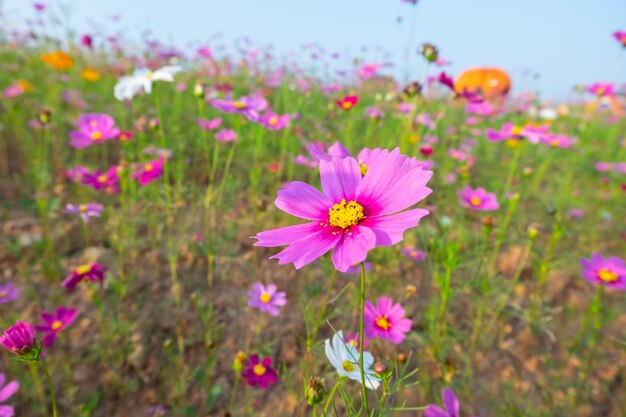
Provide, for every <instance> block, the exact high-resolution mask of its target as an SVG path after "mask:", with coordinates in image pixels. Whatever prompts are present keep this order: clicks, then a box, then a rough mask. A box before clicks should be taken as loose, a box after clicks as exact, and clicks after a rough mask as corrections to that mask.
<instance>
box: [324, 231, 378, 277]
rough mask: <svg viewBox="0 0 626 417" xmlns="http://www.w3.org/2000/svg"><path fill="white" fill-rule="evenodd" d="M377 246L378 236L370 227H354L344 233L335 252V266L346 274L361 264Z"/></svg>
mask: <svg viewBox="0 0 626 417" xmlns="http://www.w3.org/2000/svg"><path fill="white" fill-rule="evenodd" d="M375 246H376V235H375V234H374V232H373V231H372V230H371V229H370V228H368V227H362V226H352V227H351V228H350V229H348V230H346V231H344V233H343V236H342V239H341V240H340V241H339V243H338V244H337V246H336V247H335V251H334V252H333V264H334V265H335V268H336V269H337V270H338V271H341V272H346V271H347V270H348V268H350V267H351V266H352V265H356V264H358V263H361V262H363V261H364V260H365V258H366V257H367V252H368V251H369V250H371V249H374V247H375Z"/></svg>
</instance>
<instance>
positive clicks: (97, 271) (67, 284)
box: [61, 263, 107, 290]
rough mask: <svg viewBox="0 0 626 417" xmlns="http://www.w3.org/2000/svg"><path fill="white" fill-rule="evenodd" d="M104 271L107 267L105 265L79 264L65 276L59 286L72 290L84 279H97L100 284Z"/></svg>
mask: <svg viewBox="0 0 626 417" xmlns="http://www.w3.org/2000/svg"><path fill="white" fill-rule="evenodd" d="M106 271H107V268H106V267H105V266H102V265H100V264H97V263H90V264H85V265H81V266H79V267H78V268H76V269H75V270H73V271H72V273H71V274H70V275H69V276H68V277H67V278H65V281H63V283H62V284H61V286H62V287H64V288H66V289H68V290H73V289H74V288H76V286H77V285H78V284H79V283H80V282H81V281H82V280H84V279H86V280H88V281H98V282H100V285H102V283H103V282H104V273H105V272H106Z"/></svg>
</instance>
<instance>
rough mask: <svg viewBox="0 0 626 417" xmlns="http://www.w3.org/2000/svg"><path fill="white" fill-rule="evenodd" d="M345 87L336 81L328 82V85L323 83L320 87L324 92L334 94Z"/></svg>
mask: <svg viewBox="0 0 626 417" xmlns="http://www.w3.org/2000/svg"><path fill="white" fill-rule="evenodd" d="M342 88H343V86H342V85H341V84H339V83H335V84H328V85H323V86H321V87H320V91H321V92H322V94H326V95H328V94H334V93H337V92H339V91H341V89H342Z"/></svg>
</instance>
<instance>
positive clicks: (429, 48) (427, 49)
mask: <svg viewBox="0 0 626 417" xmlns="http://www.w3.org/2000/svg"><path fill="white" fill-rule="evenodd" d="M422 56H423V57H424V58H425V59H426V61H428V62H435V61H436V60H437V58H439V49H437V47H436V46H435V45H433V44H431V43H424V44H422Z"/></svg>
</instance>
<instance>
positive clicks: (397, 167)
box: [253, 148, 432, 272]
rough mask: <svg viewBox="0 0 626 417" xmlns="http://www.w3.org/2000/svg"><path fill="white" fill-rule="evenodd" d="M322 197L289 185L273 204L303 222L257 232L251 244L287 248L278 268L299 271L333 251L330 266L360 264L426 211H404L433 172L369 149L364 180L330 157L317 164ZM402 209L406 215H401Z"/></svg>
mask: <svg viewBox="0 0 626 417" xmlns="http://www.w3.org/2000/svg"><path fill="white" fill-rule="evenodd" d="M319 169H320V179H321V182H322V190H323V191H324V192H323V193H322V192H320V191H318V190H317V189H316V188H314V187H312V186H310V185H308V184H305V183H303V182H299V181H294V182H292V183H289V184H287V186H285V187H284V188H283V189H281V190H279V191H278V197H277V198H276V201H275V202H274V204H275V205H276V207H278V208H279V209H281V210H283V211H285V212H287V213H289V214H292V215H294V216H296V217H300V218H302V219H307V220H310V222H308V223H304V224H299V225H295V226H289V227H285V228H281V229H276V230H268V231H264V232H260V233H259V234H257V235H256V236H253V238H254V239H257V240H258V241H257V242H256V243H255V244H254V245H255V246H264V247H275V246H285V245H287V246H288V247H287V248H286V249H284V250H283V251H282V252H280V253H278V254H276V255H274V256H273V257H272V258H271V259H273V258H276V259H278V261H279V262H278V263H279V264H280V265H284V264H287V263H293V264H294V266H295V268H296V269H300V268H302V267H303V266H304V265H307V264H309V263H311V262H313V261H314V260H316V259H317V258H319V257H320V256H322V255H324V254H325V253H327V252H328V251H330V250H331V249H333V248H334V252H333V256H332V259H333V264H334V265H335V268H336V269H337V270H339V271H341V272H346V271H347V270H348V268H350V267H351V266H352V265H355V264H357V263H360V262H363V261H364V260H365V258H366V257H367V253H368V251H370V250H371V249H374V248H375V247H376V246H391V245H395V244H396V243H398V242H400V241H401V240H402V238H403V234H404V231H405V230H407V229H409V228H411V227H416V226H417V225H418V224H419V221H420V219H421V218H422V217H424V216H426V215H427V214H428V211H427V210H424V209H421V208H417V209H412V210H406V209H407V208H409V207H411V206H413V205H415V204H417V203H418V202H419V201H421V200H423V199H424V198H425V197H426V196H428V195H429V194H430V193H431V192H432V190H431V189H430V188H428V187H426V183H427V182H428V181H429V180H430V178H431V177H432V172H430V171H424V170H423V169H422V167H421V166H418V164H417V162H416V161H415V160H414V159H412V158H409V157H408V156H405V155H401V154H400V150H399V148H396V149H394V150H393V151H391V152H390V151H388V150H385V149H373V150H372V159H371V160H370V163H369V165H368V169H367V172H366V173H365V175H364V176H363V174H362V170H361V167H360V166H359V162H358V161H357V160H356V159H354V158H351V157H346V158H341V157H335V156H334V157H332V158H331V159H330V160H322V161H320V164H319ZM404 210H406V211H404Z"/></svg>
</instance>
